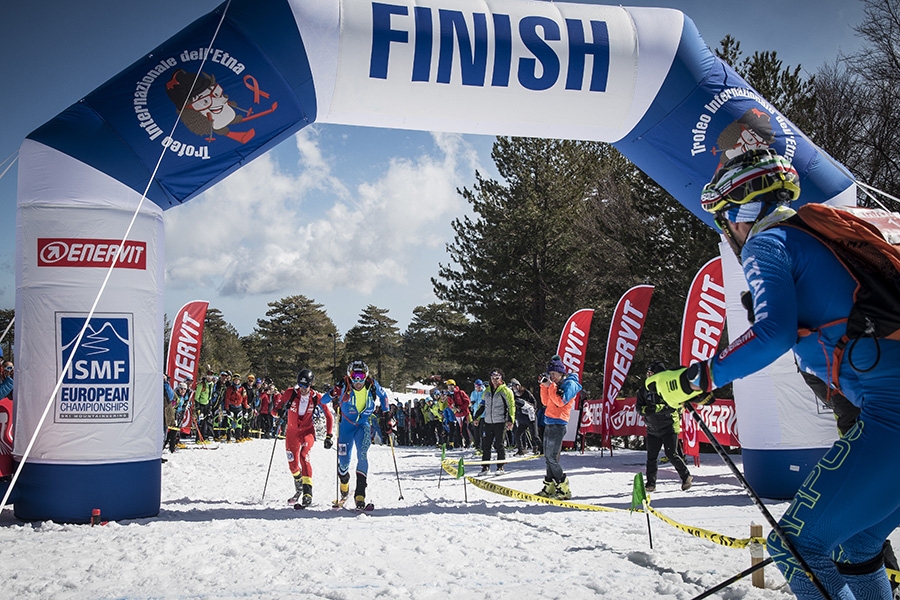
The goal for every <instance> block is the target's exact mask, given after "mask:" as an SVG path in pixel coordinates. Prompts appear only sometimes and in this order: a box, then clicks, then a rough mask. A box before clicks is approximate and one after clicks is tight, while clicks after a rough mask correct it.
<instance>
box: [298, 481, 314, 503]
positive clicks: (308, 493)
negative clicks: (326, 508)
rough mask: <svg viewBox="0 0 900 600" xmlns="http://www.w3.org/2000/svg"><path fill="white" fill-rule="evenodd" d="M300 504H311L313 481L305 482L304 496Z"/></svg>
mask: <svg viewBox="0 0 900 600" xmlns="http://www.w3.org/2000/svg"><path fill="white" fill-rule="evenodd" d="M303 479H309V480H311V478H310V477H304V478H303ZM300 504H302V505H303V506H309V505H310V504H312V483H304V484H303V498H302V499H301V500H300Z"/></svg>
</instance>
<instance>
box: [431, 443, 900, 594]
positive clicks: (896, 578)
mask: <svg viewBox="0 0 900 600" xmlns="http://www.w3.org/2000/svg"><path fill="white" fill-rule="evenodd" d="M530 458H536V457H530ZM519 460H527V459H519ZM490 462H493V461H490ZM457 464H458V463H454V462H451V461H445V462H443V463H442V465H441V466H443V468H444V470H445V471H446V472H447V473H449V474H450V475H451V476H453V477H457V469H456V466H457ZM463 464H467V465H468V464H473V465H477V464H482V463H481V462H473V463H463ZM466 479H467V480H468V481H469V483H471V484H472V485H474V486H475V487H479V488H481V489H483V490H486V491H488V492H493V493H495V494H500V495H502V496H506V497H508V498H513V499H515V500H522V501H525V502H540V503H541V504H549V505H551V506H562V507H563V508H573V509H575V510H587V511H593V512H625V510H623V509H621V508H610V507H608V506H601V505H599V504H581V503H579V502H569V501H567V500H556V499H555V498H545V497H544V496H538V495H537V494H529V493H528V492H520V491H518V490H514V489H512V488H508V487H505V486H502V485H499V484H496V483H494V482H492V481H486V480H484V479H478V478H477V477H466ZM644 507H645V508H646V511H647V512H649V513H650V514H652V515H653V516H654V517H656V518H657V519H659V520H660V521H662V522H664V523H668V524H669V525H671V526H673V527H675V528H676V529H680V530H681V531H684V532H685V533H688V534H690V535H692V536H694V537H698V538H701V539H705V540H709V541H711V542H713V543H716V544H719V545H720V546H725V547H728V548H746V547H747V546H749V545H750V544H759V545H760V546H765V545H766V538H764V537H751V538H733V537H731V536H727V535H722V534H721V533H715V532H714V531H709V530H707V529H702V528H700V527H692V526H690V525H684V524H683V523H679V522H678V521H675V520H673V519H670V518H669V517H667V516H666V515H664V514H662V513H661V512H659V511H658V510H656V509H655V508H653V507H652V506H650V502H649V500H648V501H647V502H646V503H645V504H644ZM633 512H644V510H641V509H636V510H634V511H633ZM885 570H886V571H887V575H888V578H889V579H890V580H891V581H893V582H895V583H900V571H894V570H893V569H887V568H886V569H885Z"/></svg>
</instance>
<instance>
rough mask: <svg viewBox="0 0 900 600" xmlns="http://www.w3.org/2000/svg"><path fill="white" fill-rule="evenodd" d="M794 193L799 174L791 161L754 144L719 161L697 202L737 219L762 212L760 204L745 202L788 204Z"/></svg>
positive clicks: (797, 191) (751, 218)
mask: <svg viewBox="0 0 900 600" xmlns="http://www.w3.org/2000/svg"><path fill="white" fill-rule="evenodd" d="M770 192H772V193H770ZM798 196H800V176H799V175H797V170H796V169H794V167H793V166H792V165H791V162H790V161H789V160H788V159H786V158H784V157H783V156H781V155H779V154H778V153H777V152H775V151H774V150H772V149H771V148H758V149H756V150H750V151H748V152H744V153H743V154H740V155H738V156H736V157H734V158H732V159H731V160H729V161H728V162H726V163H725V164H724V165H722V167H721V168H720V169H719V170H718V171H716V174H715V175H713V178H712V180H711V181H710V182H709V183H707V184H706V185H705V186H704V187H703V192H702V193H701V194H700V203H701V205H702V206H703V210H705V211H706V212H710V213H713V214H719V213H722V212H725V213H727V218H728V220H729V221H731V222H732V223H740V222H748V221H756V220H757V219H758V218H759V217H760V216H763V215H761V214H760V211H761V210H762V206H752V207H751V206H747V205H748V204H751V203H760V202H764V201H765V202H768V203H770V204H773V205H777V204H789V203H790V202H791V201H793V200H796V199H797V197H798Z"/></svg>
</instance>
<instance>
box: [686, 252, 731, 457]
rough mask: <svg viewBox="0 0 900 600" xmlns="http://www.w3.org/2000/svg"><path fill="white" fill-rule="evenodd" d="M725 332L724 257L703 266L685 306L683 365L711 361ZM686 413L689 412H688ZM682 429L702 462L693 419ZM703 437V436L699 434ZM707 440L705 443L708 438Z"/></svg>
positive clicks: (689, 452) (688, 451) (688, 445)
mask: <svg viewBox="0 0 900 600" xmlns="http://www.w3.org/2000/svg"><path fill="white" fill-rule="evenodd" d="M724 329H725V280H724V278H723V276H722V258H721V257H718V256H717V257H716V258H713V259H712V260H710V261H709V262H707V263H706V264H705V265H703V266H702V267H701V268H700V270H699V271H697V274H696V275H695V276H694V281H693V282H692V283H691V287H690V289H689V290H688V296H687V300H686V301H685V303H684V318H683V319H682V321H681V365H683V366H688V365H691V364H693V363H695V362H701V361H704V360H707V359H709V358H711V357H712V356H713V355H714V354H715V353H716V348H718V346H719V340H720V339H721V338H722V331H723V330H724ZM685 414H687V413H685ZM682 420H683V421H686V422H688V426H687V427H683V428H682V430H681V439H682V441H683V444H684V453H685V454H686V455H688V456H693V457H694V463H695V464H699V462H700V444H699V442H698V440H697V434H698V433H700V430H699V428H697V427H696V423H694V421H693V419H685V418H684V415H682ZM700 435H703V434H702V433H700ZM703 437H704V441H705V438H706V436H703Z"/></svg>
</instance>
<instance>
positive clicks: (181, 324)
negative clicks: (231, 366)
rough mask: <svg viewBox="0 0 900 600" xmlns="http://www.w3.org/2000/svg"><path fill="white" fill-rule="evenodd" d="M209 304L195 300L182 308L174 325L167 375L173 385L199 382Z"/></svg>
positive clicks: (167, 362)
mask: <svg viewBox="0 0 900 600" xmlns="http://www.w3.org/2000/svg"><path fill="white" fill-rule="evenodd" d="M208 307H209V302H207V301H206V300H193V301H191V302H188V303H187V304H185V305H184V306H182V307H181V310H179V311H178V315H177V316H176V317H175V321H174V322H173V323H172V335H171V337H170V339H169V354H168V360H167V361H166V374H167V375H168V376H169V380H170V381H171V382H172V384H175V383H178V382H179V381H186V380H187V379H191V380H193V381H196V380H197V369H198V366H199V362H200V347H201V345H202V344H203V322H204V321H205V320H206V309H207V308H208Z"/></svg>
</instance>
